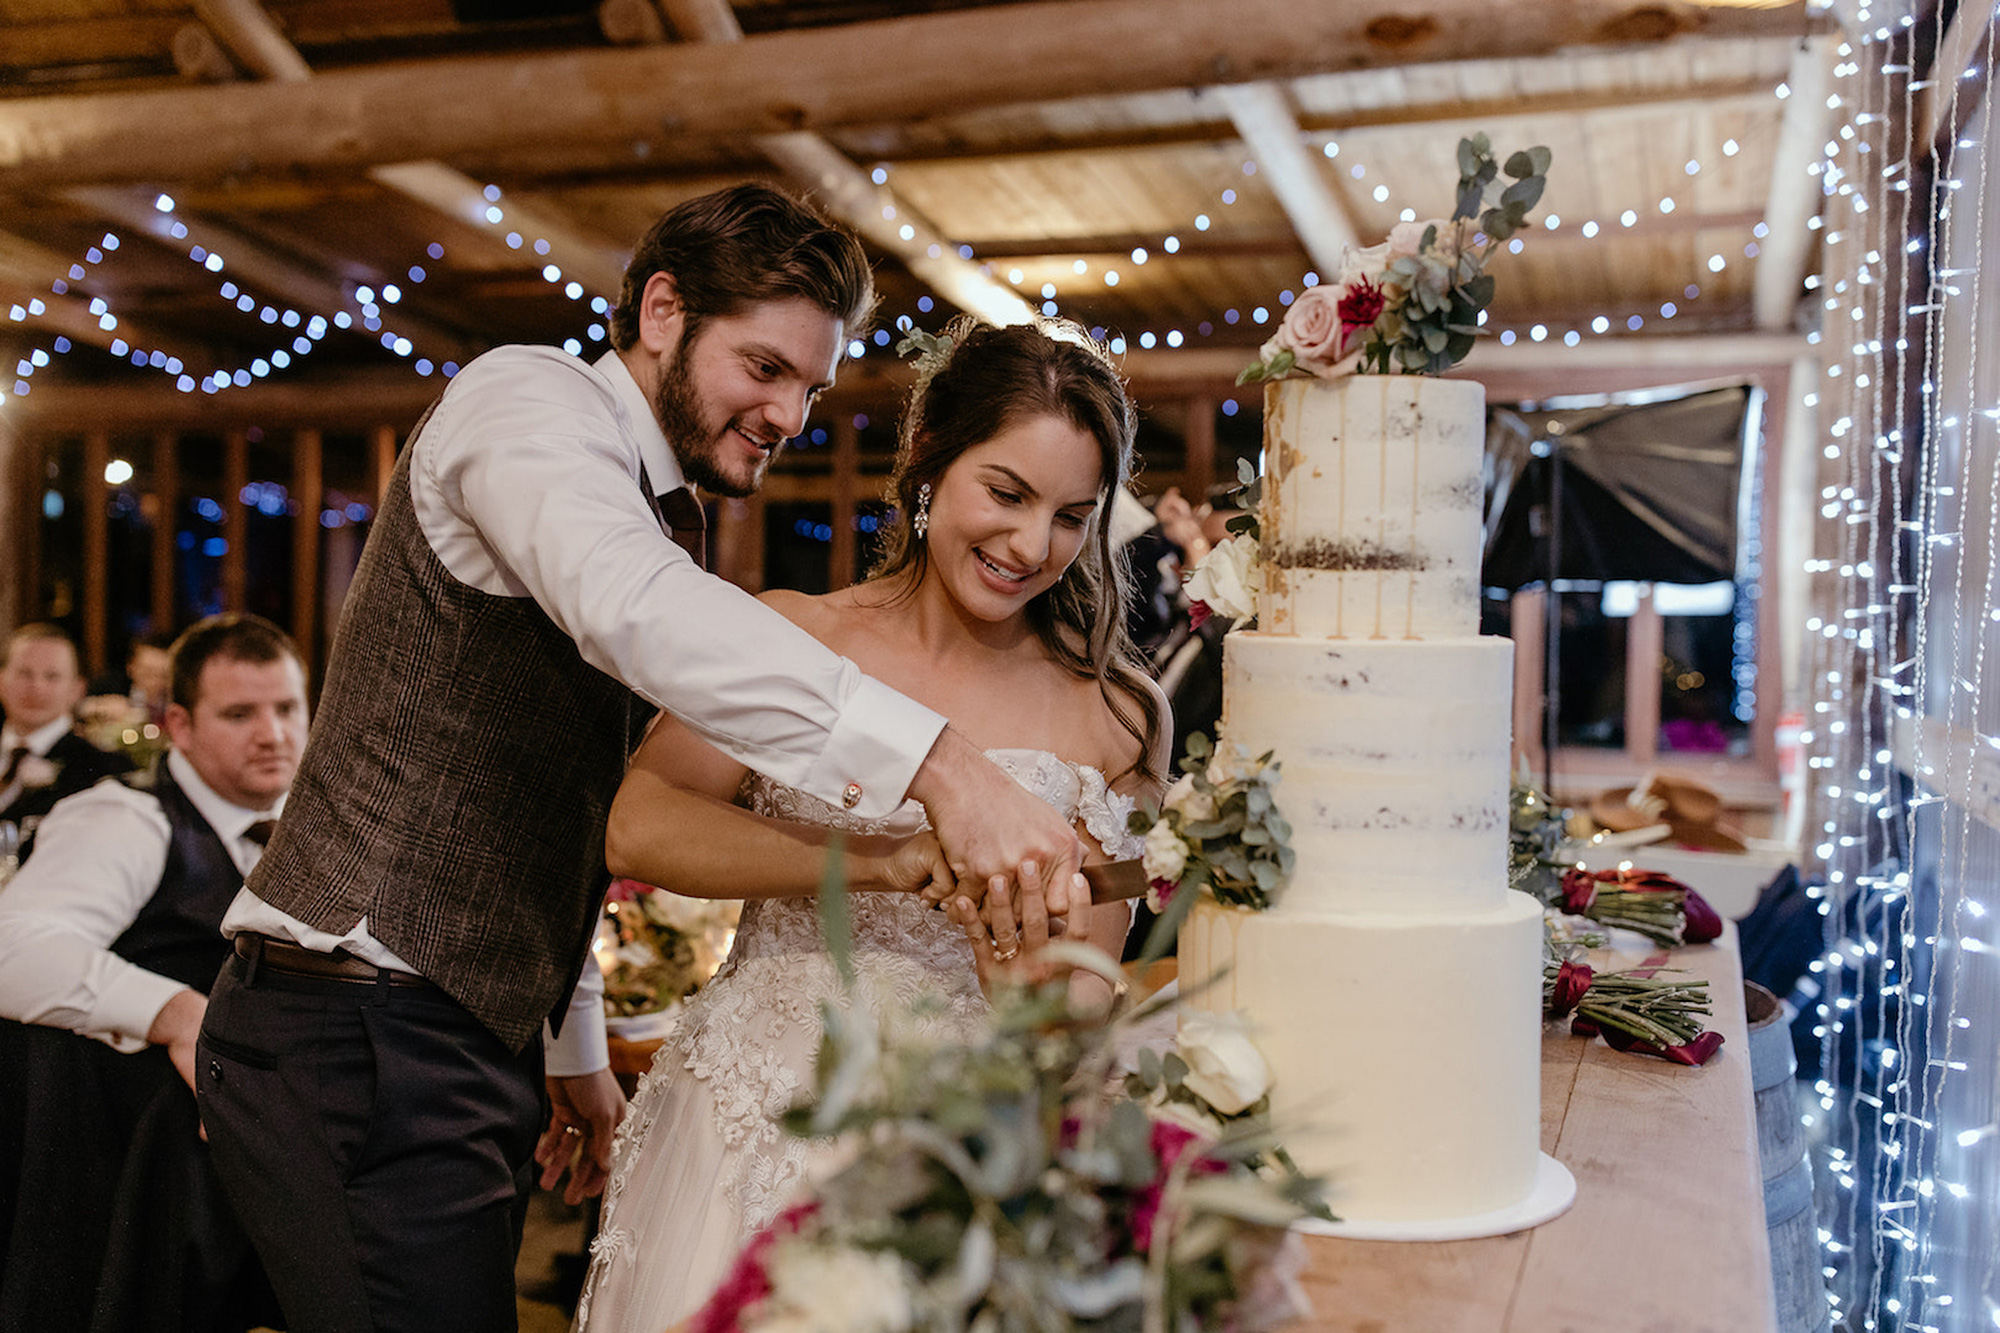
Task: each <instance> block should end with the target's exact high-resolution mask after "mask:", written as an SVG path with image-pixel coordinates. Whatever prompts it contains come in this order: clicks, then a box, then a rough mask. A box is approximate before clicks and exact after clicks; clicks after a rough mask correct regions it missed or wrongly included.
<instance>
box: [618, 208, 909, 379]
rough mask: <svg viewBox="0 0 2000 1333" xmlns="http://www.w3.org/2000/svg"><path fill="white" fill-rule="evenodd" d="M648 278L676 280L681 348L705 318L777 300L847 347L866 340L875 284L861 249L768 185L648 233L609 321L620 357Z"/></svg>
mask: <svg viewBox="0 0 2000 1333" xmlns="http://www.w3.org/2000/svg"><path fill="white" fill-rule="evenodd" d="M655 273H664V274H666V275H667V276H668V277H670V278H672V279H673V280H674V293H675V295H676V297H677V298H678V299H679V301H680V305H681V309H682V310H683V311H684V312H685V314H686V323H685V327H684V329H683V332H682V342H683V344H685V343H686V342H687V341H688V340H690V339H691V338H692V337H693V335H694V333H695V331H696V330H697V329H699V328H700V327H701V325H702V324H703V323H704V322H706V321H707V320H709V319H712V318H715V317H716V316H719V315H734V314H737V313H738V312H740V311H742V310H745V309H747V308H748V307H750V306H753V305H757V304H759V303H761V302H764V301H774V300H780V299H782V298H785V297H799V298H802V299H804V300H806V301H809V302H811V303H812V304H813V305H814V306H816V307H818V308H819V309H821V310H823V311H825V312H826V313H827V314H829V315H832V316H834V317H835V318H836V319H838V320H840V321H841V322H842V323H843V324H844V325H845V326H846V328H845V332H846V334H847V336H848V337H849V338H858V337H861V336H862V335H863V334H865V333H867V331H868V324H869V321H870V319H871V318H872V317H873V315H874V312H875V275H874V274H873V273H871V272H870V271H869V268H868V255H867V253H866V252H865V251H864V250H863V249H862V248H861V242H860V240H859V239H858V238H857V237H856V236H855V235H854V233H853V232H850V231H848V230H847V229H846V228H844V227H842V226H840V225H839V224H838V223H835V222H832V221H830V220H829V219H827V218H826V217H824V216H823V215H821V214H820V213H819V212H818V211H816V210H815V209H813V208H812V207H811V206H810V205H808V204H806V203H804V202H803V201H801V200H798V199H794V198H793V197H792V196H791V195H788V194H786V193H784V192H783V191H782V190H774V189H772V188H771V187H770V186H768V185H737V186H733V187H731V188H729V189H727V190H717V191H715V192H714V193H712V194H704V195H701V196H699V197H697V198H694V199H690V200H688V201H687V202H686V203H684V204H681V205H679V206H678V207H676V208H673V209H670V210H668V211H667V212H666V213H665V214H664V215H662V216H661V218H660V220H659V221H658V222H655V223H654V224H653V226H652V230H650V231H648V232H647V233H646V235H645V238H644V239H643V240H641V241H640V242H639V248H638V249H637V250H635V251H634V252H633V254H632V262H631V263H630V264H628V265H627V266H626V268H625V283H624V286H623V288H622V289H621V290H620V291H619V294H618V308H617V309H616V310H614V311H612V312H611V345H612V346H613V347H615V348H617V349H618V350H619V351H621V352H624V351H629V350H631V348H633V347H634V346H636V345H637V344H638V341H639V299H640V297H641V296H642V295H643V294H644V293H645V290H646V283H647V282H648V281H650V280H651V278H652V276H653V275H654V274H655Z"/></svg>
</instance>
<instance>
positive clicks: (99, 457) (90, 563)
mask: <svg viewBox="0 0 2000 1333" xmlns="http://www.w3.org/2000/svg"><path fill="white" fill-rule="evenodd" d="M110 461H111V437H110V435H108V434H106V433H105V432H104V431H101V430H94V431H91V432H90V433H89V434H88V435H86V436H84V437H83V485H82V486H81V487H79V488H78V492H79V493H78V496H77V498H78V499H79V500H80V501H81V502H82V504H83V643H82V644H81V645H80V646H81V647H82V649H83V674H84V675H86V676H94V675H96V674H97V673H98V672H100V671H102V670H104V651H105V650H104V638H105V634H104V629H105V622H106V621H108V620H109V619H110V610H109V607H108V605H107V604H108V603H109V601H110V596H109V587H110V569H111V549H110V546H111V541H110V523H109V521H108V519H107V516H106V513H105V510H106V507H107V506H108V505H109V503H110V500H111V488H110V487H109V486H107V485H106V484H105V481H104V467H105V464H107V463H109V462H110Z"/></svg>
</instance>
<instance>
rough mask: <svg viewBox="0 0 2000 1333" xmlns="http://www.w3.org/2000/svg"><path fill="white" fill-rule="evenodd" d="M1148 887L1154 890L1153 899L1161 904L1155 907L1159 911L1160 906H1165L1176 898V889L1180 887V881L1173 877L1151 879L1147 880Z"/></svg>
mask: <svg viewBox="0 0 2000 1333" xmlns="http://www.w3.org/2000/svg"><path fill="white" fill-rule="evenodd" d="M1146 887H1147V888H1149V889H1151V890H1152V891H1153V900H1154V901H1155V902H1157V903H1159V905H1160V906H1159V907H1155V908H1154V909H1153V910H1154V911H1156V912H1157V911H1159V910H1160V908H1163V907H1165V906H1166V905H1167V904H1168V903H1170V902H1172V901H1173V900H1174V890H1176V889H1178V888H1180V881H1179V880H1173V879H1149V880H1147V881H1146Z"/></svg>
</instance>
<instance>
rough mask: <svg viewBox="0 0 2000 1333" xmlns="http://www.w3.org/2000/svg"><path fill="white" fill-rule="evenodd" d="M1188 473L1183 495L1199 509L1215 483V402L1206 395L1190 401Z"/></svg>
mask: <svg viewBox="0 0 2000 1333" xmlns="http://www.w3.org/2000/svg"><path fill="white" fill-rule="evenodd" d="M1186 439H1187V473H1186V480H1185V482H1184V484H1183V485H1182V487H1181V494H1183V495H1185V496H1186V497H1187V502H1188V503H1189V504H1191V505H1193V506H1194V507H1195V508H1197V509H1199V508H1201V506H1202V502H1203V501H1205V500H1207V499H1208V488H1209V487H1211V486H1213V485H1214V484H1215V400H1214V399H1213V398H1210V397H1208V396H1206V395H1203V396H1201V397H1197V398H1190V399H1188V401H1187V436H1186Z"/></svg>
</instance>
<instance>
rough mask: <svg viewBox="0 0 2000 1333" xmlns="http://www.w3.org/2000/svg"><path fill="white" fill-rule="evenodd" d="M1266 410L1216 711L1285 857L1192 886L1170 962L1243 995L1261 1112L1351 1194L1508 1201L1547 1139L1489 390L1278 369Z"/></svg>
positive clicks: (1489, 1209)
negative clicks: (1489, 605) (1257, 486)
mask: <svg viewBox="0 0 2000 1333" xmlns="http://www.w3.org/2000/svg"><path fill="white" fill-rule="evenodd" d="M1264 413H1265V415H1264V450H1265V469H1266V471H1265V479H1264V492H1263V502H1262V513H1261V515H1260V523H1261V527H1262V552H1263V558H1262V570H1263V574H1262V579H1263V583H1262V588H1261V594H1260V596H1259V598H1258V603H1257V606H1258V627H1257V629H1256V630H1254V631H1249V632H1244V631H1238V632H1235V633H1232V634H1230V635H1229V637H1228V639H1227V641H1226V647H1225V667H1224V705H1223V722H1222V729H1221V738H1222V743H1223V744H1225V745H1228V746H1232V747H1238V748H1240V749H1242V750H1243V751H1245V752H1247V753H1248V754H1250V755H1252V756H1255V755H1258V754H1262V753H1263V752H1265V751H1267V750H1268V751H1272V752H1274V754H1275V758H1276V760H1277V762H1278V763H1279V765H1280V772H1281V780H1280V781H1279V784H1278V788H1277V792H1276V795H1277V799H1278V804H1279V808H1280V810H1281V811H1282V812H1283V814H1284V816H1285V818H1286V819H1287V820H1288V821H1289V822H1290V823H1291V825H1292V828H1293V837H1292V847H1293V850H1294V851H1295V853H1296V855H1297V861H1296V865H1295V868H1294V870H1293V872H1292V875H1291V879H1290V883H1289V885H1288V886H1287V888H1286V889H1285V891H1284V892H1283V894H1282V895H1281V896H1279V898H1278V900H1277V902H1276V905H1275V906H1274V907H1273V908H1272V909H1271V910H1269V911H1267V912H1254V911H1250V910H1248V909H1245V908H1241V907H1233V906H1227V905H1222V904H1218V903H1217V902H1215V901H1214V900H1213V899H1209V898H1204V899H1203V900H1202V901H1201V902H1200V904H1199V905H1198V906H1196V907H1195V908H1194V910H1193V912H1192V914H1191V915H1190V916H1189V918H1188V920H1187V922H1186V923H1185V925H1184V926H1183V927H1182V929H1181V936H1180V963H1181V976H1182V989H1183V992H1184V993H1189V995H1190V998H1189V999H1188V1001H1187V1003H1188V1004H1189V1005H1190V1006H1192V1007H1194V1008H1197V1009H1211V1010H1232V1009H1240V1010H1242V1011H1244V1012H1245V1013H1247V1014H1248V1016H1249V1018H1250V1020H1251V1022H1252V1024H1253V1025H1254V1031H1255V1033H1256V1037H1257V1041H1258V1044H1259V1045H1260V1046H1261V1047H1262V1048H1263V1051H1264V1054H1265V1056H1266V1057H1267V1059H1268V1060H1269V1062H1270V1064H1271V1068H1272V1073H1273V1077H1274V1085H1273V1091H1272V1108H1271V1109H1272V1119H1273V1122H1274V1124H1275V1125H1276V1126H1278V1127H1279V1129H1280V1132H1281V1133H1282V1134H1283V1136H1284V1138H1285V1140H1286V1143H1287V1146H1288V1147H1289V1149H1290V1150H1291V1152H1292V1155H1293V1157H1294V1158H1295V1159H1296V1160H1297V1161H1298V1163H1299V1165H1300V1166H1301V1167H1302V1168H1304V1169H1305V1170H1306V1171H1307V1172H1309V1173H1314V1174H1324V1175H1326V1176H1328V1177H1329V1178H1330V1186H1331V1192H1330V1195H1329V1202H1330V1203H1331V1205H1332V1207H1333V1210H1334V1212H1335V1213H1337V1214H1339V1215H1340V1216H1341V1217H1342V1218H1344V1219H1346V1220H1348V1221H1350V1222H1358V1223H1364V1224H1365V1223H1370V1222H1382V1223H1391V1224H1394V1223H1402V1222H1427V1221H1433V1220H1447V1219H1455V1218H1466V1217H1470V1216H1473V1215H1478V1214H1490V1213H1496V1212H1504V1210H1507V1209H1509V1208H1512V1207H1516V1206H1518V1205H1521V1204H1522V1203H1523V1202H1524V1201H1525V1200H1527V1199H1528V1198H1529V1196H1530V1195H1531V1194H1532V1193H1533V1192H1534V1191H1535V1188H1536V1174H1537V1166H1538V1161H1539V1157H1540V1153H1539V1141H1540V1128H1541V1116H1540V1080H1541V1060H1540V1035H1541V949H1542V909H1541V906H1540V905H1539V904H1538V903H1537V902H1535V900H1534V899H1532V898H1530V897H1528V896H1527V895H1525V894H1522V893H1518V892H1515V891H1513V890H1511V889H1509V888H1508V887H1507V813H1508V805H1507V795H1508V774H1509V768H1510V764H1509V756H1510V720H1511V710H1512V697H1513V696H1512V688H1511V681H1512V674H1513V673H1512V644H1511V643H1510V642H1509V641H1508V640H1505V639H1500V638H1481V637H1479V628H1478V615H1479V556H1480V545H1481V540H1480V517H1481V502H1482V495H1483V489H1482V482H1481V458H1482V453H1483V445H1484V426H1485V413H1484V393H1483V390H1482V388H1481V386H1480V385H1478V384H1477V383H1473V382H1470V381H1459V380H1442V379H1434V378H1430V377H1425V376H1416V375H1361V376H1344V377H1341V378H1338V379H1285V380H1280V381H1277V382H1275V383H1272V384H1270V385H1268V386H1267V387H1266V390H1265V408H1264ZM1217 973H1220V974H1221V975H1220V978H1219V980H1216V981H1215V982H1214V984H1212V985H1209V986H1208V987H1206V988H1205V989H1204V988H1202V987H1201V985H1200V983H1201V982H1202V981H1203V979H1204V978H1209V977H1212V976H1215V975H1216V974H1217Z"/></svg>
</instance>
